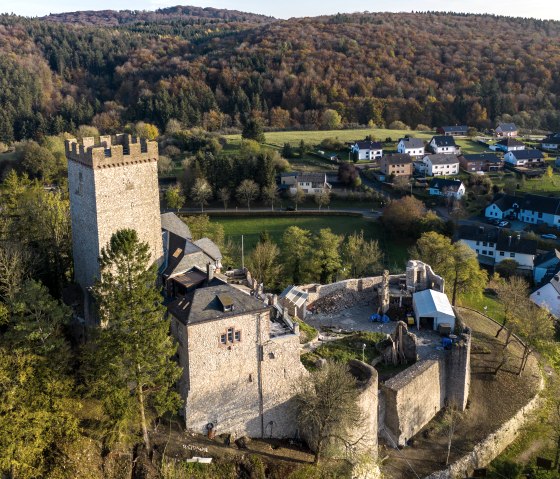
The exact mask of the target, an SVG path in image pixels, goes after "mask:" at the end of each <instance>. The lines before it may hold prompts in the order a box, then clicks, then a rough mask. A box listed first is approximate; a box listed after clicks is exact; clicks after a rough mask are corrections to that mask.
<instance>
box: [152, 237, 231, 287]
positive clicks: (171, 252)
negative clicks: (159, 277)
mask: <svg viewBox="0 0 560 479" xmlns="http://www.w3.org/2000/svg"><path fill="white" fill-rule="evenodd" d="M208 241H210V240H208ZM212 244H213V243H212ZM214 246H215V245H214ZM216 248H217V246H216ZM218 251H219V250H218ZM220 258H221V256H220ZM220 258H212V257H211V256H210V255H209V254H207V253H206V252H204V251H203V250H202V249H201V248H199V247H198V246H197V245H196V244H194V243H193V242H192V241H190V240H188V239H185V238H182V237H181V236H178V235H176V234H175V233H171V232H170V233H169V242H168V244H167V258H166V261H167V265H166V267H165V270H164V271H163V276H164V277H167V278H168V277H169V276H171V275H173V274H177V273H184V272H185V271H189V270H190V269H192V268H194V267H198V268H200V269H202V270H204V269H205V268H206V265H207V264H208V263H213V262H214V260H215V259H220Z"/></svg>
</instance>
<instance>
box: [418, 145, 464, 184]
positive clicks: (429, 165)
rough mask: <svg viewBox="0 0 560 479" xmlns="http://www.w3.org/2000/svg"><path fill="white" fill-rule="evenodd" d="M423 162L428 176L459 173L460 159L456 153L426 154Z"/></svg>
mask: <svg viewBox="0 0 560 479" xmlns="http://www.w3.org/2000/svg"><path fill="white" fill-rule="evenodd" d="M451 139H453V138H451ZM422 163H423V165H424V167H423V168H424V173H425V174H426V175H428V176H451V175H456V174H458V173H459V159H458V158H457V157H456V156H455V155H444V154H436V155H426V156H425V157H424V158H423V159H422Z"/></svg>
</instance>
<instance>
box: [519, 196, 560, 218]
mask: <svg viewBox="0 0 560 479" xmlns="http://www.w3.org/2000/svg"><path fill="white" fill-rule="evenodd" d="M519 207H520V208H522V209H524V210H532V211H540V212H542V213H549V214H551V215H558V214H560V198H551V197H550V196H540V195H525V196H524V197H523V200H522V201H521V202H520V204H519Z"/></svg>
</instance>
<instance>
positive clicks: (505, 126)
mask: <svg viewBox="0 0 560 479" xmlns="http://www.w3.org/2000/svg"><path fill="white" fill-rule="evenodd" d="M498 128H499V129H500V130H502V131H517V127H516V126H515V123H500V124H499V125H498V126H497V127H496V130H497V129H498Z"/></svg>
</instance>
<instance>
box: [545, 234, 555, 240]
mask: <svg viewBox="0 0 560 479" xmlns="http://www.w3.org/2000/svg"><path fill="white" fill-rule="evenodd" d="M541 238H544V239H552V240H555V239H558V236H556V235H553V234H552V233H546V234H544V235H541Z"/></svg>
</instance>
